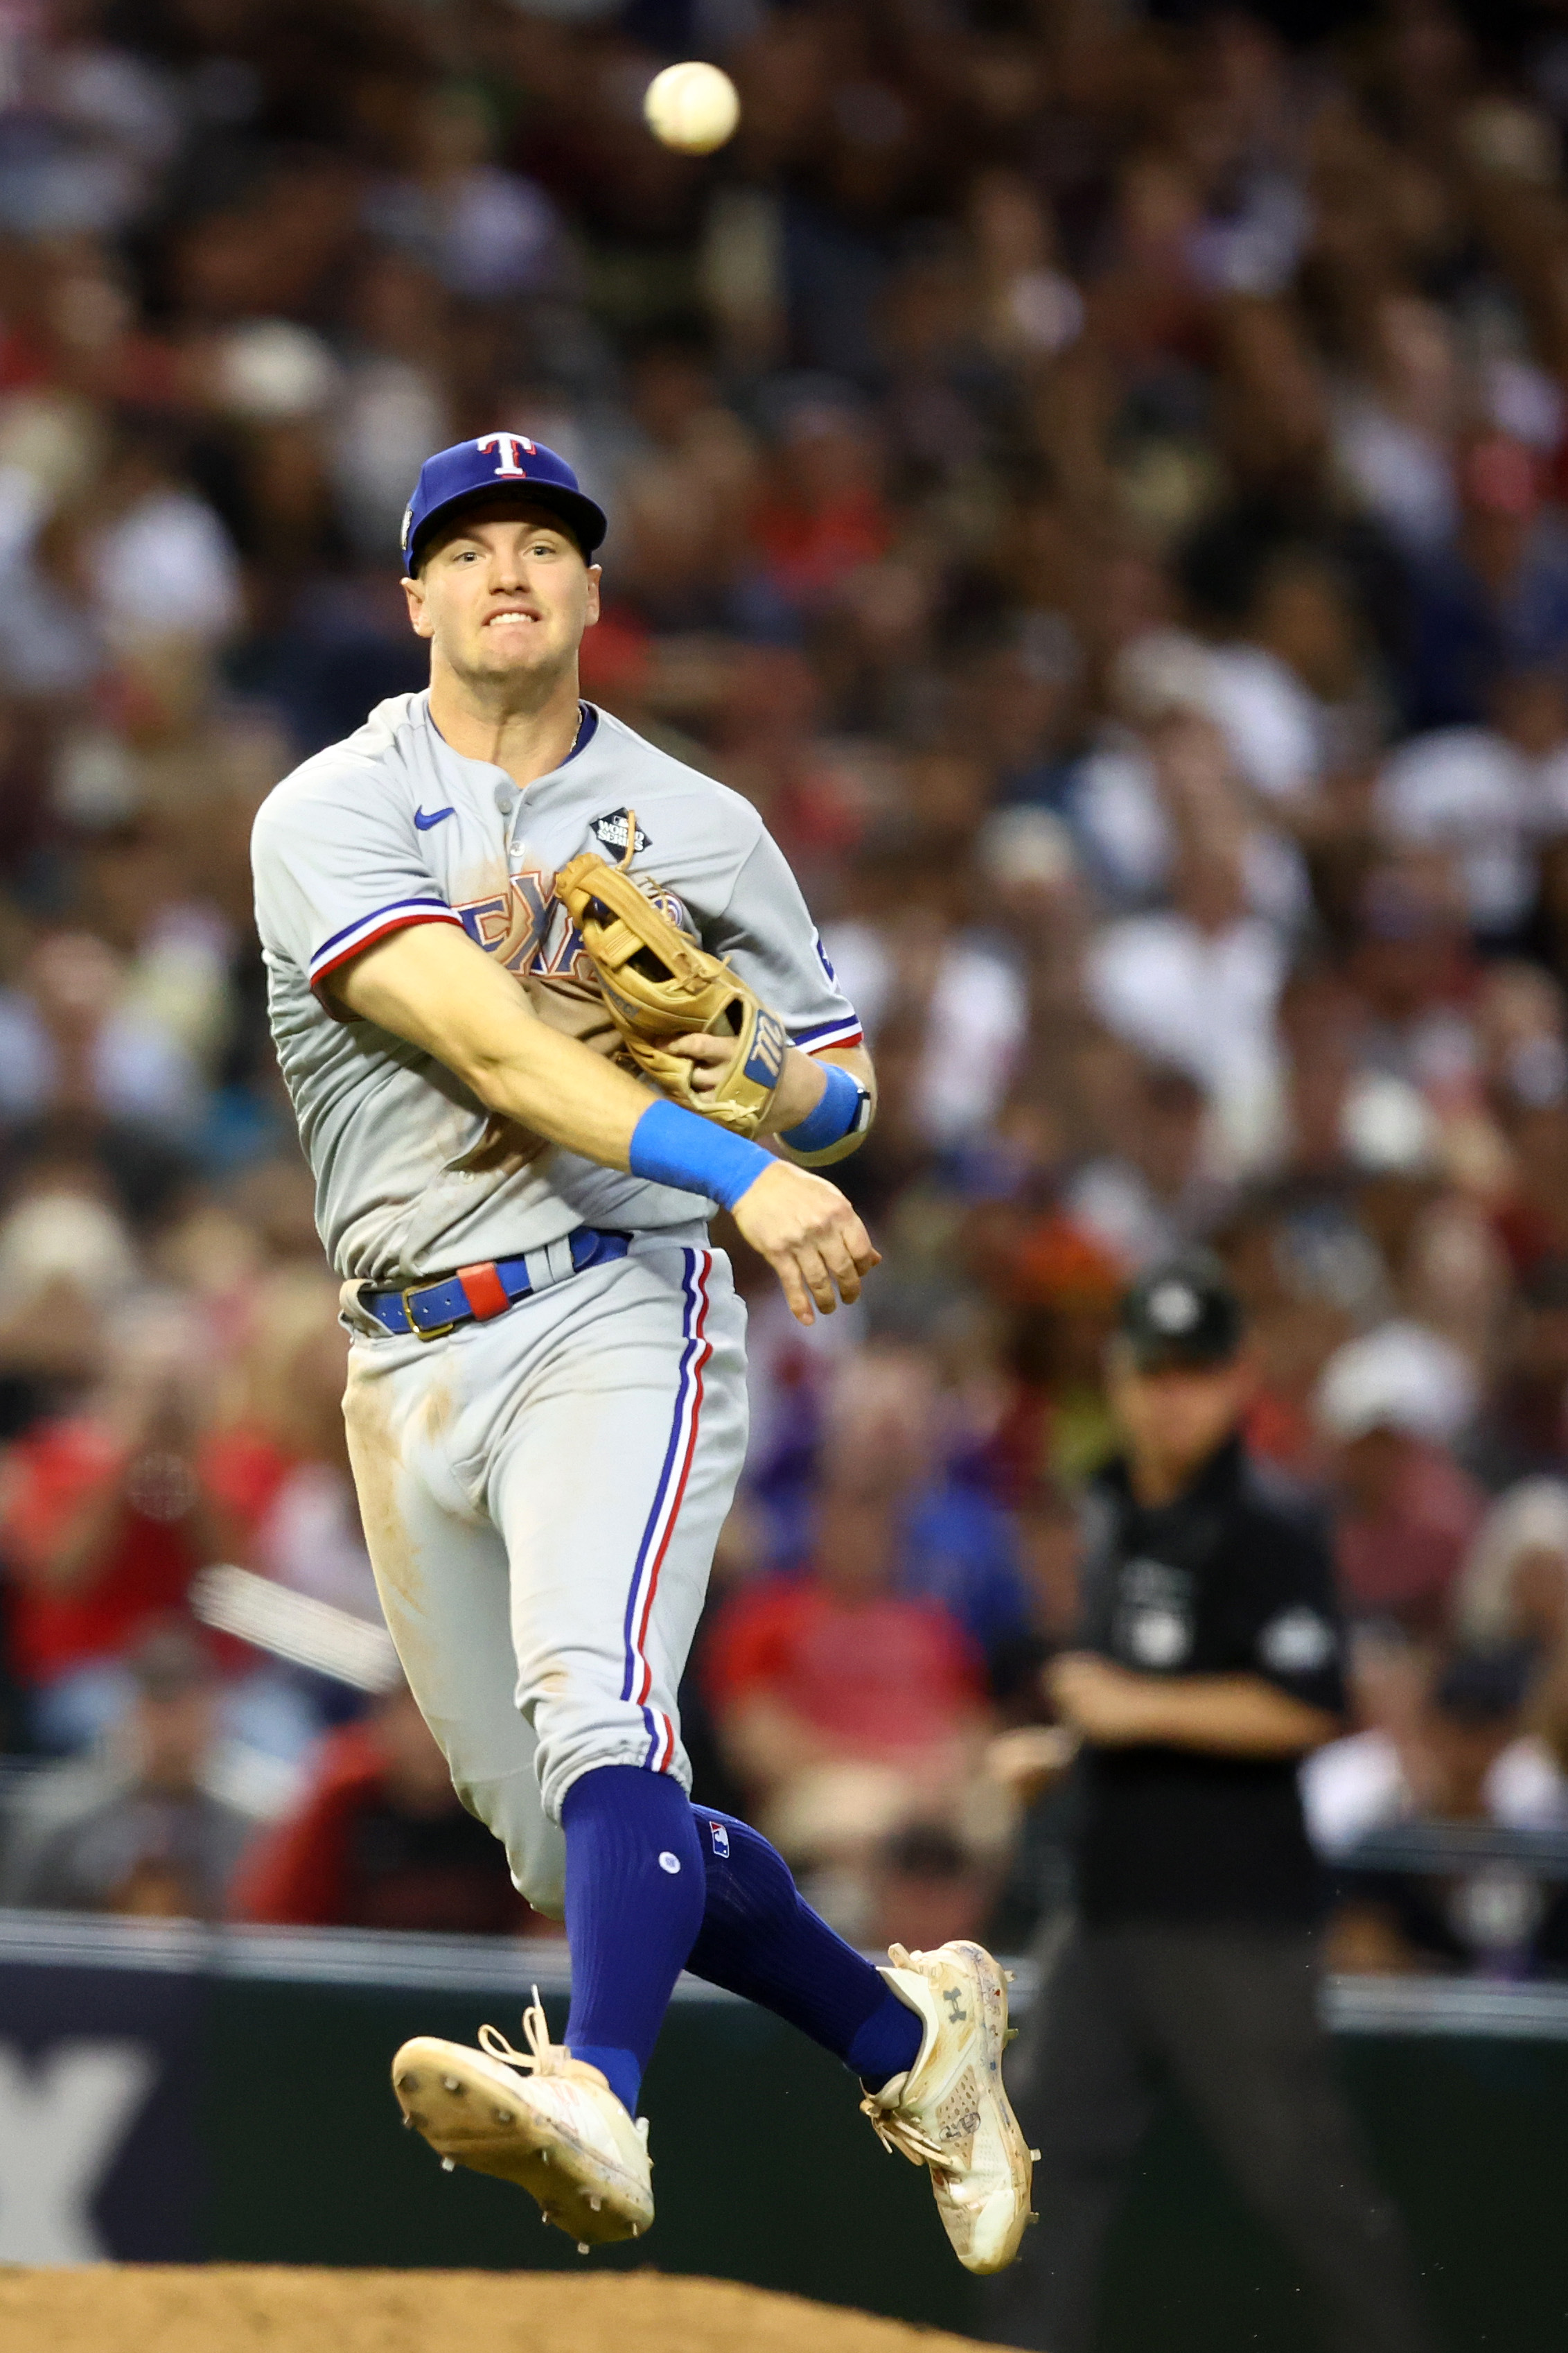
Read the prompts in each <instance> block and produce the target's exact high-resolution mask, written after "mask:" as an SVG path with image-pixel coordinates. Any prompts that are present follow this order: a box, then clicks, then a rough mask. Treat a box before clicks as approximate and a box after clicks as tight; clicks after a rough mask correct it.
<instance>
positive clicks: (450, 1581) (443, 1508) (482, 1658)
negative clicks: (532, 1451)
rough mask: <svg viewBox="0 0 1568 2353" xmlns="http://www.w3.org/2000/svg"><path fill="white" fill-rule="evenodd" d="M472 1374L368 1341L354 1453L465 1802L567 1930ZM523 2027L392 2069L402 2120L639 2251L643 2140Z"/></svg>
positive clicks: (412, 1659)
mask: <svg viewBox="0 0 1568 2353" xmlns="http://www.w3.org/2000/svg"><path fill="white" fill-rule="evenodd" d="M465 1370H466V1367H465V1365H464V1363H463V1361H462V1359H461V1358H459V1357H458V1356H448V1355H447V1354H446V1353H445V1352H443V1351H442V1350H440V1349H432V1348H426V1346H425V1345H423V1344H421V1343H420V1342H418V1341H414V1340H406V1339H405V1340H395V1339H385V1338H377V1339H363V1338H362V1339H359V1340H356V1343H355V1345H354V1347H353V1350H352V1352H351V1356H350V1369H349V1387H348V1392H347V1395H346V1397H345V1398H344V1416H345V1419H346V1421H347V1425H348V1432H349V1449H350V1454H351V1457H352V1460H353V1470H354V1479H355V1483H356V1486H357V1488H358V1491H359V1498H360V1509H361V1514H362V1517H363V1523H364V1528H365V1535H366V1539H367V1542H368V1544H369V1546H370V1552H371V1558H372V1562H373V1565H374V1569H375V1573H376V1582H377V1586H378V1588H379V1589H380V1593H381V1599H382V1606H383V1609H384V1612H385V1616H386V1621H387V1625H388V1627H389V1628H390V1630H391V1632H392V1636H393V1640H394V1641H395V1644H396V1646H397V1651H398V1656H399V1658H400V1659H401V1661H402V1662H403V1668H404V1672H405V1674H406V1676H407V1678H408V1683H409V1687H410V1689H411V1690H412V1692H413V1694H414V1696H415V1698H416V1701H417V1702H418V1704H419V1707H420V1710H421V1713H422V1714H423V1715H424V1716H425V1719H426V1723H427V1724H428V1725H429V1726H430V1729H431V1731H432V1732H433V1733H434V1734H435V1736H436V1738H437V1741H438V1743H439V1744H440V1746H441V1748H442V1751H443V1753H444V1754H445V1756H446V1758H447V1764H448V1766H449V1767H450V1769H451V1774H452V1780H453V1784H454V1787H455V1788H456V1789H457V1791H458V1796H459V1797H460V1798H461V1799H462V1800H463V1803H464V1804H465V1805H466V1806H467V1807H468V1810H469V1811H470V1812H471V1813H474V1814H477V1815H478V1816H479V1820H481V1821H483V1822H484V1823H485V1824H486V1825H487V1826H488V1828H489V1829H490V1830H491V1831H494V1832H495V1835H496V1836H497V1838H499V1839H500V1841H501V1842H502V1844H503V1845H504V1847H505V1849H506V1853H507V1859H508V1862H509V1863H510V1868H511V1874H512V1878H513V1879H514V1881H515V1882H516V1883H517V1885H518V1886H519V1888H520V1889H521V1892H522V1893H523V1894H525V1895H526V1896H527V1897H528V1898H529V1901H530V1902H531V1904H532V1905H534V1906H535V1908H536V1909H537V1910H539V1911H542V1912H543V1913H545V1914H547V1915H551V1916H554V1917H559V1916H560V1914H561V1912H562V1910H563V1904H564V1883H565V1861H566V1856H565V1841H564V1840H563V1836H562V1833H561V1830H560V1827H559V1825H558V1824H557V1823H554V1822H552V1821H550V1820H547V1819H546V1817H545V1813H544V1809H543V1805H542V1801H541V1797H540V1788H539V1776H538V1772H537V1770H536V1767H535V1759H534V1736H533V1731H532V1727H531V1725H530V1724H529V1722H528V1720H527V1719H526V1717H524V1716H523V1715H521V1714H520V1713H519V1711H518V1707H517V1700H516V1684H517V1665H516V1661H515V1659H514V1656H513V1652H512V1644H511V1631H510V1575H509V1568H508V1563H507V1556H506V1549H505V1546H503V1544H502V1542H501V1540H500V1536H499V1535H497V1533H496V1531H495V1529H494V1528H493V1527H492V1526H491V1525H490V1524H489V1520H488V1519H487V1518H486V1517H485V1516H484V1515H483V1514H482V1512H481V1510H480V1509H479V1507H478V1505H477V1504H476V1503H475V1501H474V1496H473V1490H472V1487H471V1485H470V1484H469V1482H468V1479H467V1477H466V1475H465V1472H466V1469H467V1467H468V1466H467V1464H466V1461H465V1446H466V1443H467V1440H468V1436H470V1435H471V1432H469V1431H468V1430H467V1425H466V1419H465V1417H464V1415H463V1412H462V1404H463V1389H464V1374H465ZM524 2026H525V2031H526V2040H527V2042H528V2044H529V2049H528V2050H527V2051H526V2052H521V2053H520V2052H512V2051H511V2049H510V2044H508V2043H507V2042H505V2041H504V2039H503V2038H501V2037H500V2036H499V2035H496V2034H495V2033H494V2030H493V2029H487V2030H485V2034H486V2038H487V2039H486V2043H485V2048H484V2049H482V2050H475V2049H472V2048H469V2047H468V2046H466V2045H464V2044H461V2043H455V2042H447V2041H445V2040H443V2039H440V2038H437V2037H435V2036H430V2035H419V2036H416V2037H415V2038H414V2040H413V2041H412V2042H406V2043H405V2044H404V2046H403V2048H402V2049H401V2050H400V2051H399V2052H398V2053H397V2056H396V2058H395V2061H394V2063H393V2081H394V2085H395V2090H396V2093H397V2096H398V2099H399V2101H400V2103H401V2104H402V2106H403V2110H404V2114H405V2117H406V2119H407V2121H408V2122H409V2124H410V2125H412V2126H415V2127H416V2129H417V2130H419V2131H420V2132H422V2133H423V2134H424V2136H425V2137H426V2139H427V2140H428V2141H429V2142H430V2143H431V2145H432V2147H435V2148H436V2149H437V2151H438V2153H439V2154H440V2156H441V2158H443V2160H444V2161H445V2162H447V2163H449V2164H461V2165H466V2166H468V2167H471V2168H473V2169H474V2170H476V2171H478V2172H481V2173H490V2174H495V2175H498V2176H500V2178H501V2179H506V2180H510V2181H515V2182H516V2183H517V2184H518V2185H519V2186H520V2187H521V2188H522V2189H527V2190H529V2191H530V2192H531V2194H532V2195H533V2196H534V2197H536V2198H537V2199H538V2200H539V2203H540V2206H541V2208H542V2211H543V2212H544V2214H545V2217H546V2219H547V2220H548V2221H553V2222H555V2223H557V2224H558V2225H559V2227H560V2228H561V2229H562V2230H563V2231H565V2232H567V2233H568V2235H569V2236H571V2237H573V2238H574V2239H577V2240H578V2241H579V2242H589V2241H592V2240H599V2239H618V2238H627V2237H631V2236H635V2235H636V2234H637V2233H638V2232H641V2231H644V2230H646V2229H647V2226H648V2224H649V2223H650V2222H651V2221H652V2220H653V2199H652V2191H651V2185H650V2179H649V2168H648V2157H647V2140H646V2133H645V2132H641V2131H639V2130H638V2128H637V2126H636V2124H635V2123H634V2122H633V2120H632V2118H631V2117H630V2116H627V2115H626V2112H625V2110H624V2108H623V2107H622V2105H621V2103H620V2102H619V2101H617V2100H616V2099H615V2098H614V2097H613V2095H612V2094H610V2092H609V2090H608V2088H607V2086H606V2084H605V2079H604V2077H603V2075H602V2074H600V2073H598V2072H597V2071H596V2070H595V2069H594V2068H592V2067H588V2066H583V2065H581V2064H579V2063H575V2062H574V2061H573V2060H572V2059H571V2058H570V2057H569V2056H568V2054H567V2053H566V2052H564V2051H563V2050H561V2049H559V2048H557V2047H556V2046H554V2045H552V2043H551V2042H550V2039H549V2036H548V2033H547V2032H546V2031H545V2027H544V2020H543V2013H542V2010H539V2009H538V2007H537V2004H535V2005H534V2006H533V2007H532V2008H531V2010H529V2011H528V2012H527V2013H525V2018H524Z"/></svg>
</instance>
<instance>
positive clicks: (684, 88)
mask: <svg viewBox="0 0 1568 2353" xmlns="http://www.w3.org/2000/svg"><path fill="white" fill-rule="evenodd" d="M642 111H643V116H644V119H645V120H646V121H647V127H648V129H649V130H650V131H651V132H653V135H654V137H655V138H656V139H657V140H658V141H659V142H661V143H662V144H663V145H664V146H666V147H675V148H678V149H679V152H680V153H681V154H683V155H710V154H711V153H713V150H714V148H715V147H722V145H723V144H724V142H725V140H726V139H728V138H729V136H730V133H731V132H732V131H733V130H734V128H735V125H736V123H737V122H739V121H740V120H741V100H740V97H739V94H738V92H737V91H736V89H735V85H734V83H733V82H732V81H731V79H730V77H729V75H728V74H727V73H724V72H722V71H721V69H720V68H719V67H718V66H710V65H704V64H703V63H702V62H701V61H700V59H698V58H693V59H691V60H690V61H689V63H688V64H686V65H680V66H666V68H665V69H664V71H663V72H662V73H661V74H655V76H654V78H653V79H652V81H650V82H649V84H648V86H647V97H646V98H645V99H644V100H643V102H642Z"/></svg>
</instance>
